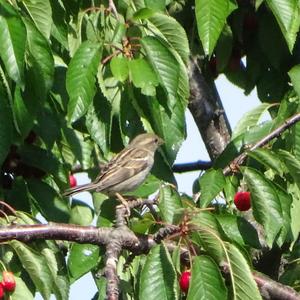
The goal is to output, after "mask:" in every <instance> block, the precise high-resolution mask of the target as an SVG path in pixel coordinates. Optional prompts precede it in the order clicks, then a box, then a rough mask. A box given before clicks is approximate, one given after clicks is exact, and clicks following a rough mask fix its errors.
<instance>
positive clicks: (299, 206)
mask: <svg viewBox="0 0 300 300" xmlns="http://www.w3.org/2000/svg"><path fill="white" fill-rule="evenodd" d="M287 191H288V193H289V194H290V195H291V196H292V198H293V202H292V205H291V208H290V209H291V223H290V224H291V231H292V236H293V239H292V241H293V242H296V241H297V240H298V237H299V232H300V218H299V210H300V190H299V187H298V186H297V184H295V183H292V184H289V185H288V188H287Z"/></svg>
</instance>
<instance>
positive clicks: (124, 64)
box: [110, 56, 129, 82]
mask: <svg viewBox="0 0 300 300" xmlns="http://www.w3.org/2000/svg"><path fill="white" fill-rule="evenodd" d="M110 69H111V72H112V74H113V75H114V77H115V78H116V79H118V80H119V81H121V82H124V81H125V80H126V79H127V77H128V73H129V70H128V59H127V58H125V57H123V56H115V57H113V58H112V59H111V61H110Z"/></svg>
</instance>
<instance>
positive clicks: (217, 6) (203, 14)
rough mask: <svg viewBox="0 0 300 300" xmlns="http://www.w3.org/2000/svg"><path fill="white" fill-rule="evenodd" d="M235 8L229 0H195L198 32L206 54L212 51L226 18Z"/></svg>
mask: <svg viewBox="0 0 300 300" xmlns="http://www.w3.org/2000/svg"><path fill="white" fill-rule="evenodd" d="M235 8H236V6H235V5H232V3H231V2H230V0H211V1H206V0H196V1H195V13H196V20H197V28H198V34H199V37H200V40H201V42H202V45H203V49H204V53H205V54H206V55H211V54H212V53H213V51H214V48H215V46H216V43H217V40H218V38H219V36H220V34H221V32H222V30H223V27H224V25H225V22H226V18H227V17H228V16H229V14H230V13H231V12H232V10H233V9H235Z"/></svg>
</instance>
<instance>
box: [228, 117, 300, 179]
mask: <svg viewBox="0 0 300 300" xmlns="http://www.w3.org/2000/svg"><path fill="white" fill-rule="evenodd" d="M299 120H300V113H297V114H295V115H293V116H292V117H290V118H289V119H287V120H285V121H284V123H283V124H282V125H280V126H279V127H277V128H276V129H275V130H273V131H272V132H271V133H269V134H268V135H266V136H264V137H263V138H262V139H260V140H259V141H258V142H256V143H255V144H254V145H253V146H251V147H250V148H248V149H247V150H246V151H245V152H243V153H242V154H240V155H239V156H237V157H236V158H235V159H234V160H233V161H232V162H231V163H230V164H229V165H228V166H227V167H225V168H224V169H223V173H224V175H228V174H229V173H231V172H232V171H233V170H234V169H235V168H236V166H240V165H241V164H242V163H243V162H244V161H245V159H246V157H247V156H248V152H251V151H254V150H256V149H257V148H260V147H263V146H265V145H266V144H267V143H269V142H270V141H271V140H272V139H274V138H276V137H279V136H280V135H281V134H282V133H283V132H284V131H285V130H287V129H289V128H290V127H291V126H293V125H294V124H295V123H297V122H298V121H299ZM246 148H247V147H246Z"/></svg>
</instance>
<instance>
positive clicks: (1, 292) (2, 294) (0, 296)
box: [0, 282, 4, 299]
mask: <svg viewBox="0 0 300 300" xmlns="http://www.w3.org/2000/svg"><path fill="white" fill-rule="evenodd" d="M3 297H4V289H3V285H2V282H0V299H3Z"/></svg>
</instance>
